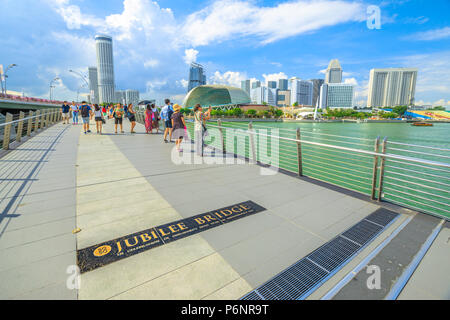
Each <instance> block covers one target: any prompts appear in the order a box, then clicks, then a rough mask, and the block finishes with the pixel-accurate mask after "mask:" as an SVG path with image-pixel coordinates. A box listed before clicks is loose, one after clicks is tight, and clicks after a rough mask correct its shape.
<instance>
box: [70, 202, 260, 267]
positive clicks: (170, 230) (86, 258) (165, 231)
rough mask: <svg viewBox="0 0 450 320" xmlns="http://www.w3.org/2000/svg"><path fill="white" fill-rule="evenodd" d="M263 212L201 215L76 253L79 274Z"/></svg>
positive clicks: (251, 206) (236, 208) (243, 209)
mask: <svg viewBox="0 0 450 320" xmlns="http://www.w3.org/2000/svg"><path fill="white" fill-rule="evenodd" d="M264 210H266V209H265V208H263V207H261V206H259V205H257V204H256V203H254V202H253V201H246V202H242V203H239V204H236V205H233V206H229V207H225V208H222V209H218V210H214V211H210V212H206V213H202V214H199V215H196V216H193V217H189V218H186V219H182V220H178V221H175V222H171V223H167V224H164V225H161V226H158V227H154V228H150V229H147V230H143V231H140V232H136V233H133V234H130V235H127V236H124V237H121V238H117V239H114V240H110V241H106V242H103V243H100V244H97V245H94V246H91V247H88V248H84V249H81V250H78V251H77V262H78V266H79V267H80V271H81V273H84V272H87V271H91V270H94V269H97V268H99V267H102V266H104V265H107V264H109V263H112V262H115V261H117V260H120V259H124V258H127V257H129V256H132V255H135V254H138V253H141V252H143V251H147V250H150V249H152V248H155V247H158V246H161V245H164V244H166V243H169V242H172V241H176V240H179V239H183V238H185V237H189V236H191V235H194V234H197V233H199V232H202V231H206V230H208V229H211V228H215V227H218V226H220V225H222V224H225V223H229V222H232V221H234V220H238V219H241V218H244V217H247V216H250V215H253V214H255V213H258V212H261V211H264Z"/></svg>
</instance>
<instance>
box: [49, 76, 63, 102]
mask: <svg viewBox="0 0 450 320" xmlns="http://www.w3.org/2000/svg"><path fill="white" fill-rule="evenodd" d="M58 80H61V78H59V77H56V78H55V79H53V80H52V81H50V101H52V89H53V88H54V87H55V86H54V85H53V82H55V81H58Z"/></svg>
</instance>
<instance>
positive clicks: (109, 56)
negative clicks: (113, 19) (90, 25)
mask: <svg viewBox="0 0 450 320" xmlns="http://www.w3.org/2000/svg"><path fill="white" fill-rule="evenodd" d="M95 47H96V51H97V77H98V79H97V80H98V92H99V102H100V103H104V102H113V101H114V99H115V96H114V90H115V84H114V59H113V46H112V38H111V37H110V36H106V35H97V36H95Z"/></svg>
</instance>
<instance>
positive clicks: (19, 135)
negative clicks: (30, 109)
mask: <svg viewBox="0 0 450 320" xmlns="http://www.w3.org/2000/svg"><path fill="white" fill-rule="evenodd" d="M24 117H25V113H23V112H22V111H20V115H19V124H18V125H17V132H16V141H17V142H20V140H22V131H23V118H24Z"/></svg>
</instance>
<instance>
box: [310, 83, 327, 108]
mask: <svg viewBox="0 0 450 320" xmlns="http://www.w3.org/2000/svg"><path fill="white" fill-rule="evenodd" d="M309 81H311V82H312V83H313V95H312V103H313V104H312V105H313V106H316V103H317V101H318V99H319V95H320V87H322V85H323V84H324V82H325V81H324V80H323V79H311V80H309Z"/></svg>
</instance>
